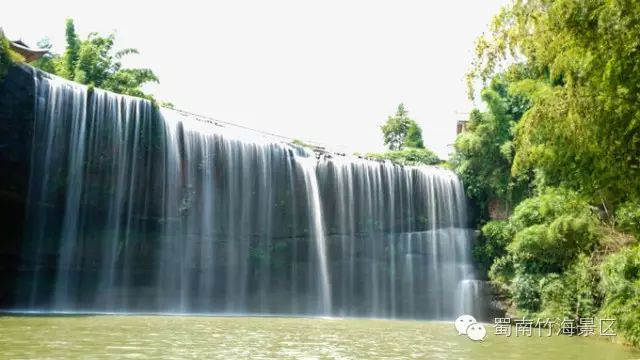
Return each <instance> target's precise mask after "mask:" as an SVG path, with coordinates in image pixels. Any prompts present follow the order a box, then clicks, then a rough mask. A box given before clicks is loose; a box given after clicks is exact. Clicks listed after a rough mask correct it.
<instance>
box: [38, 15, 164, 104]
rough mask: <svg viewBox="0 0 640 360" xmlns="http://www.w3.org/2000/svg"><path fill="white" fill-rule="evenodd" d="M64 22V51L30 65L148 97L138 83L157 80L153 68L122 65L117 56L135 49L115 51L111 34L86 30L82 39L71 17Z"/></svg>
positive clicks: (46, 45)
mask: <svg viewBox="0 0 640 360" xmlns="http://www.w3.org/2000/svg"><path fill="white" fill-rule="evenodd" d="M65 25H66V26H65V35H66V41H67V46H66V49H65V52H64V54H63V55H62V56H60V55H57V54H51V55H50V56H47V57H45V58H43V59H41V60H40V61H38V62H36V63H34V66H36V67H38V68H40V69H42V70H44V71H48V72H53V73H55V74H57V75H59V76H62V77H64V78H66V79H69V80H73V81H76V82H79V83H82V84H86V85H90V86H95V87H99V88H102V89H105V90H110V91H113V92H116V93H119V94H126V95H132V96H138V97H144V98H149V99H151V96H150V95H148V94H145V93H144V92H143V91H142V90H141V87H142V85H144V84H146V83H149V82H158V77H157V76H156V75H155V74H154V73H153V71H152V70H150V69H146V68H143V69H128V68H123V67H122V63H121V59H122V58H123V57H124V56H126V55H130V54H137V53H138V51H137V50H136V49H132V48H129V49H122V50H119V51H115V50H114V41H115V35H114V34H110V35H108V36H100V35H98V34H97V33H90V34H89V35H88V36H87V38H86V39H84V40H81V39H80V37H79V36H78V34H77V33H76V30H75V25H74V23H73V20H72V19H67V21H66V24H65ZM39 46H40V47H45V48H46V47H50V44H49V43H48V41H46V42H41V43H40V44H39Z"/></svg>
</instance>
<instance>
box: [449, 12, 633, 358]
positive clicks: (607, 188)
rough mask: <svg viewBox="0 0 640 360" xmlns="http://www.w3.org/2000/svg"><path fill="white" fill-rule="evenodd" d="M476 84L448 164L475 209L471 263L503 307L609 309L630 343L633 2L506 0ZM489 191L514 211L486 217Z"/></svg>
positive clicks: (481, 47) (567, 311) (486, 40)
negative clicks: (480, 84) (485, 271)
mask: <svg viewBox="0 0 640 360" xmlns="http://www.w3.org/2000/svg"><path fill="white" fill-rule="evenodd" d="M478 78H479V79H482V80H483V81H485V84H487V83H488V85H487V86H486V87H485V89H484V90H483V91H482V92H481V96H482V100H483V101H484V102H485V103H486V104H487V108H488V110H487V111H486V112H484V113H482V112H479V111H474V112H473V113H472V114H471V116H470V124H469V131H468V132H467V133H464V134H462V135H461V136H459V137H458V139H457V141H456V144H455V147H456V154H455V157H454V159H453V164H454V168H455V169H456V171H458V173H459V174H460V176H461V177H462V179H463V181H464V183H465V187H466V188H467V190H468V192H469V194H470V195H471V196H472V197H473V198H474V199H475V200H477V201H476V202H477V204H478V205H479V206H480V207H481V215H482V216H481V217H480V219H479V226H482V225H483V224H484V226H482V227H481V228H482V236H481V237H480V239H479V241H478V245H477V246H476V248H475V250H474V255H475V257H476V259H477V260H478V261H479V262H480V263H481V264H482V265H484V266H485V267H487V266H488V265H489V264H490V270H489V277H490V278H491V280H492V281H493V282H494V283H495V284H496V285H497V286H498V287H499V288H500V289H502V290H503V291H504V292H505V293H506V295H508V296H509V297H510V299H511V301H512V304H513V305H514V307H515V310H514V311H515V313H516V314H520V315H530V316H536V317H547V316H548V317H554V318H565V317H568V318H577V317H580V316H613V317H615V318H617V319H618V326H619V328H618V329H619V330H621V332H623V334H624V336H625V338H626V339H628V340H629V341H630V342H632V343H634V344H636V345H639V344H640V312H639V311H638V308H640V282H639V281H638V278H639V277H640V256H639V254H640V251H639V250H638V248H639V246H638V245H637V244H638V238H639V237H640V83H639V82H638V78H640V3H638V2H630V1H605V0H587V1H573V0H528V1H524V0H516V1H514V2H513V4H512V5H511V6H509V7H506V8H504V9H503V10H502V11H501V12H500V13H499V14H498V15H497V16H496V17H495V19H494V22H493V25H492V28H491V32H490V33H489V34H488V35H486V36H483V37H482V38H480V39H479V41H478V47H477V60H476V61H475V63H474V64H473V69H472V71H471V73H470V75H469V84H473V83H474V82H475V81H476V79H478ZM470 94H473V89H471V91H470ZM532 195H533V197H531V198H529V199H526V200H524V201H522V199H523V198H524V197H526V196H532ZM496 199H497V200H500V201H504V202H506V203H507V204H513V205H516V204H518V203H519V205H517V206H516V207H515V209H514V210H513V211H512V212H511V211H508V213H509V214H508V215H510V216H509V218H508V219H507V220H504V221H490V222H488V223H486V224H485V221H486V220H487V215H490V211H489V210H488V208H489V206H490V203H491V202H492V201H494V200H496ZM520 201H521V202H520ZM507 208H509V207H507Z"/></svg>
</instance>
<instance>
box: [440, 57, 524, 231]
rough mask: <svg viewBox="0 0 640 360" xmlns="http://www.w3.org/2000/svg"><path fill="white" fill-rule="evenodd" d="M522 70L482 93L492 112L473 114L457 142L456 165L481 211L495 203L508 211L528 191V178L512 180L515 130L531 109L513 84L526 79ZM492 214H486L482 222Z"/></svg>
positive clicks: (500, 78) (497, 80)
mask: <svg viewBox="0 0 640 360" xmlns="http://www.w3.org/2000/svg"><path fill="white" fill-rule="evenodd" d="M523 72H524V70H523V69H522V67H513V68H512V71H510V72H509V73H507V74H502V75H499V76H496V77H494V78H493V80H492V81H491V84H490V85H489V86H488V87H487V88H485V89H484V90H483V91H482V99H483V100H484V102H485V103H486V104H487V108H488V110H487V111H486V112H480V111H479V110H473V111H472V112H471V114H470V116H469V124H468V127H467V129H468V131H466V132H463V133H462V134H461V135H460V136H458V138H457V139H456V142H455V150H456V152H455V154H454V156H453V159H452V163H453V166H454V168H455V169H456V171H457V172H458V174H459V175H460V177H461V178H462V181H463V182H464V183H465V185H466V187H467V193H468V195H469V196H470V197H471V198H473V199H474V200H476V201H477V202H478V204H479V205H480V207H481V209H486V208H487V207H488V205H489V203H491V202H497V203H499V204H502V205H503V206H505V207H507V208H511V206H512V205H514V204H515V203H517V202H518V201H519V200H520V199H521V198H522V197H523V195H524V194H525V192H526V191H527V189H528V181H527V180H528V178H527V177H526V176H521V177H520V178H519V179H516V178H513V177H512V176H511V165H512V161H513V151H514V149H513V129H514V127H515V125H516V124H517V122H518V121H519V120H520V118H521V117H522V115H523V114H524V112H525V111H526V110H527V108H528V106H529V101H528V99H527V98H526V97H524V96H522V95H518V94H514V93H513V91H512V90H510V89H509V84H510V83H511V82H513V81H514V80H515V79H517V78H519V77H521V76H523V75H522V73H523ZM487 215H488V214H486V213H483V214H482V218H483V219H484V218H486V217H487Z"/></svg>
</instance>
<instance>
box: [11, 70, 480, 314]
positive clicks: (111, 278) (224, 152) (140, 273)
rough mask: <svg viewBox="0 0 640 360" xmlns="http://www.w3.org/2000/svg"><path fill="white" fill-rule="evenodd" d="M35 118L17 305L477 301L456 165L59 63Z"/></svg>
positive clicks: (332, 308)
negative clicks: (242, 122)
mask: <svg viewBox="0 0 640 360" xmlns="http://www.w3.org/2000/svg"><path fill="white" fill-rule="evenodd" d="M34 124H35V125H34V135H33V146H32V156H31V175H30V183H29V205H28V211H27V223H28V225H29V226H28V229H27V231H26V235H27V236H26V239H25V241H24V258H25V260H24V262H25V264H24V266H23V267H24V268H25V269H28V270H27V271H24V272H23V275H22V276H21V278H20V279H19V283H20V285H21V286H20V291H18V292H17V296H19V299H20V300H19V301H18V303H19V304H23V306H22V308H29V309H47V310H59V311H151V312H155V311H161V312H194V313H265V314H268V313H270V314H313V315H328V316H331V315H335V316H368V317H389V318H413V319H449V318H455V317H456V316H457V315H459V314H458V312H459V311H461V309H464V310H465V311H466V310H467V309H469V306H468V305H466V304H472V303H473V301H474V299H472V298H471V297H472V296H475V294H474V292H473V291H472V289H473V287H469V286H467V285H469V284H473V282H471V279H473V278H474V277H473V271H472V266H471V259H470V247H471V241H472V231H471V230H469V229H467V219H466V213H467V209H466V206H465V202H466V200H465V195H464V192H463V188H462V185H461V183H460V181H459V180H458V178H457V177H456V176H455V175H454V174H453V173H452V172H450V171H449V170H445V169H440V168H436V167H410V166H406V167H403V166H398V165H394V164H392V163H389V162H377V161H369V160H364V159H359V158H356V157H348V156H338V155H329V154H324V155H316V154H315V153H314V152H313V151H311V150H308V149H306V148H303V147H300V146H296V145H292V144H288V143H285V142H282V141H280V140H279V139H275V138H271V137H268V136H264V135H261V134H255V133H252V132H248V131H246V130H242V129H237V128H234V127H229V126H220V125H219V124H215V123H212V122H211V121H205V120H203V119H198V118H197V117H195V116H192V115H186V114H184V113H181V112H178V111H174V110H169V109H160V110H157V109H155V108H154V107H153V106H152V105H151V103H149V102H147V101H145V100H141V99H137V98H132V97H127V96H121V95H115V94H112V93H109V92H105V91H102V90H99V89H95V90H93V91H88V90H87V88H85V87H83V86H81V85H78V84H74V83H71V82H67V81H65V80H62V79H59V78H56V77H51V78H47V77H44V78H37V97H36V104H35V122H34ZM465 284H466V285H465ZM461 304H462V305H461ZM471 310H472V311H474V312H480V311H481V310H478V308H474V309H471ZM475 315H476V316H479V314H475Z"/></svg>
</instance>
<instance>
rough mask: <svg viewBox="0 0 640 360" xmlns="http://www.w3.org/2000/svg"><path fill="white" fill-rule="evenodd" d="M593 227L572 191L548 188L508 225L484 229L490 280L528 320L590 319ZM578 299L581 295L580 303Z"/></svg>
mask: <svg viewBox="0 0 640 360" xmlns="http://www.w3.org/2000/svg"><path fill="white" fill-rule="evenodd" d="M597 224H598V220H597V217H596V216H595V215H594V213H593V209H592V208H591V207H590V206H589V205H588V204H587V203H586V202H585V201H584V200H582V199H581V198H580V197H579V196H578V195H577V194H576V193H575V192H571V191H566V190H559V189H548V190H546V191H545V192H544V193H543V194H541V195H539V196H536V197H533V198H530V199H527V200H524V201H523V202H522V203H521V204H520V205H518V206H517V207H516V209H515V211H514V213H513V215H512V216H511V217H510V218H509V220H508V221H501V222H489V223H488V224H487V225H485V226H484V227H483V228H482V233H483V236H484V237H486V238H487V239H488V240H487V241H486V244H492V245H493V246H492V247H490V249H491V250H492V252H488V253H487V254H484V255H486V256H488V257H489V256H493V257H494V258H490V259H489V260H491V261H492V262H493V266H492V267H491V271H490V277H491V278H492V280H493V281H494V282H496V283H497V284H498V285H499V286H501V287H502V288H504V289H507V290H508V292H509V293H510V294H511V296H512V300H513V301H514V303H515V305H516V306H517V307H518V309H519V310H520V311H522V312H524V313H525V314H527V315H534V314H535V315H537V316H542V314H543V315H545V317H546V316H551V317H560V318H563V317H567V316H569V315H572V316H576V314H577V313H582V314H585V313H586V314H593V313H594V312H595V310H594V309H595V308H594V305H593V304H597V294H596V293H595V288H596V287H597V286H596V285H597V283H595V282H594V281H595V280H594V279H595V277H594V276H593V274H594V270H593V269H592V266H591V263H590V262H589V258H588V255H589V254H591V253H592V252H593V251H594V250H595V249H596V248H597V247H598V239H599V237H598V235H599V234H598V226H597ZM485 247H487V245H485ZM501 254H502V255H501ZM500 255H501V256H500ZM498 256H500V257H498ZM496 258H497V259H496ZM592 285H593V286H592ZM565 289H573V290H572V291H571V292H566V293H564V292H563V291H565ZM576 294H582V295H580V298H579V299H578V300H576V299H574V297H575V296H576ZM574 300H575V301H574ZM581 302H583V303H584V304H582V303H581ZM578 304H581V305H578ZM588 304H591V305H589V306H587V305H588Z"/></svg>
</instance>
